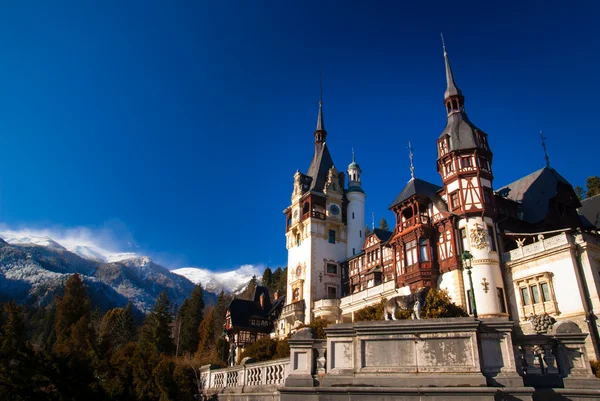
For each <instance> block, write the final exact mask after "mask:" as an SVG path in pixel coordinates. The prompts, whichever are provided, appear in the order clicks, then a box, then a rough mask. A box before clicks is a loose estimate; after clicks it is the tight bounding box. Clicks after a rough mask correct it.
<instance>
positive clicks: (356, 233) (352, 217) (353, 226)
mask: <svg viewBox="0 0 600 401" xmlns="http://www.w3.org/2000/svg"><path fill="white" fill-rule="evenodd" d="M361 173H362V170H361V169H360V166H359V165H358V163H356V161H355V160H354V151H352V163H350V165H349V166H348V191H347V193H346V197H347V198H348V214H347V226H348V249H347V252H346V254H347V257H348V258H350V257H352V256H354V255H356V254H358V253H360V251H361V250H362V247H363V243H364V241H365V237H364V232H363V230H364V228H365V198H366V195H365V193H364V191H363V189H362V183H361V180H360V174H361Z"/></svg>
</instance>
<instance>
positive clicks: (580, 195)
mask: <svg viewBox="0 0 600 401" xmlns="http://www.w3.org/2000/svg"><path fill="white" fill-rule="evenodd" d="M573 189H574V190H575V194H576V195H577V198H579V200H583V199H584V198H585V195H584V193H583V188H581V187H580V186H579V185H577V186H575V188H573Z"/></svg>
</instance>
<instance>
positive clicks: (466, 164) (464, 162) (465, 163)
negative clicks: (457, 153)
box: [460, 156, 473, 168]
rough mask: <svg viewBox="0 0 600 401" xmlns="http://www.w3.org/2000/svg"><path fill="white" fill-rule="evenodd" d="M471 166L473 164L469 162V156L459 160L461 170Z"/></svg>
mask: <svg viewBox="0 0 600 401" xmlns="http://www.w3.org/2000/svg"><path fill="white" fill-rule="evenodd" d="M472 165H473V162H472V160H471V156H465V157H461V158H460V166H461V167H462V168H467V167H471V166H472Z"/></svg>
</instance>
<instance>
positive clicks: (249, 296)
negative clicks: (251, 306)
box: [240, 275, 258, 301]
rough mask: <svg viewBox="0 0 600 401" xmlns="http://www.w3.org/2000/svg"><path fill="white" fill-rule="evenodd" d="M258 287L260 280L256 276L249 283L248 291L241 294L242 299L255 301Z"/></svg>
mask: <svg viewBox="0 0 600 401" xmlns="http://www.w3.org/2000/svg"><path fill="white" fill-rule="evenodd" d="M257 285H258V278H257V277H256V276H255V275H254V276H252V278H251V279H250V281H249V282H248V285H247V286H246V289H245V290H244V291H243V292H242V293H241V294H240V298H241V299H246V300H249V301H254V299H253V298H252V297H253V296H254V290H255V289H256V286H257Z"/></svg>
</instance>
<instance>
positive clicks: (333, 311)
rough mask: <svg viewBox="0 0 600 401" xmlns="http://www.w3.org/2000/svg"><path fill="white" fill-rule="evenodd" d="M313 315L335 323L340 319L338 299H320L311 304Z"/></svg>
mask: <svg viewBox="0 0 600 401" xmlns="http://www.w3.org/2000/svg"><path fill="white" fill-rule="evenodd" d="M312 311H313V313H314V315H315V317H322V318H325V319H328V320H330V321H333V322H335V321H336V320H339V318H340V300H339V299H321V300H318V301H315V302H314V303H313V310H312Z"/></svg>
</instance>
